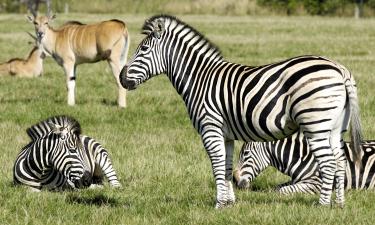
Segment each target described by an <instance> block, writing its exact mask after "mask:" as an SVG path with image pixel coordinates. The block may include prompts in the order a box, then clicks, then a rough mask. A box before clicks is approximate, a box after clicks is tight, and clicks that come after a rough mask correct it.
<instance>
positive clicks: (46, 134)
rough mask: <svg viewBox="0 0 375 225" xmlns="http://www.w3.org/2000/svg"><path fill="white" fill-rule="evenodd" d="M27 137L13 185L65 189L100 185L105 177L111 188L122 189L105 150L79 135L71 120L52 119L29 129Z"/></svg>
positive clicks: (59, 117) (75, 125) (78, 127)
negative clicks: (27, 140)
mask: <svg viewBox="0 0 375 225" xmlns="http://www.w3.org/2000/svg"><path fill="white" fill-rule="evenodd" d="M27 134H28V135H29V137H30V138H31V142H30V143H29V144H28V145H26V146H25V147H24V148H23V149H22V150H21V152H20V153H19V154H18V156H17V159H16V161H15V164H14V169H13V174H14V175H13V182H14V184H23V185H27V186H29V187H31V188H33V189H34V190H41V189H48V190H64V189H74V188H83V187H89V186H90V185H91V184H95V185H101V184H102V183H103V178H104V176H105V177H106V178H107V179H108V181H109V183H110V185H111V186H113V187H120V186H121V184H120V182H119V181H118V179H117V175H116V172H115V170H114V168H113V166H112V163H111V160H110V158H109V155H108V152H107V150H106V149H105V148H103V147H102V145H101V144H100V143H98V142H97V141H95V140H94V139H93V138H90V137H88V136H85V135H82V134H81V127H80V124H79V123H78V122H77V121H76V120H75V119H74V118H72V117H68V116H56V117H51V118H49V119H46V120H44V121H41V122H39V123H38V124H35V125H33V126H31V127H30V128H28V129H27ZM93 187H94V186H93Z"/></svg>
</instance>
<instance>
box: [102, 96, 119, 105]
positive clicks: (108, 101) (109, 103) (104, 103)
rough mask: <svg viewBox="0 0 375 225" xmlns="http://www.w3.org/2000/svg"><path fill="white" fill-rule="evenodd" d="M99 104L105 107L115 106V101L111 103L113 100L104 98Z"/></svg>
mask: <svg viewBox="0 0 375 225" xmlns="http://www.w3.org/2000/svg"><path fill="white" fill-rule="evenodd" d="M101 103H102V104H103V105H107V106H117V101H113V100H109V99H105V98H103V99H102V100H101Z"/></svg>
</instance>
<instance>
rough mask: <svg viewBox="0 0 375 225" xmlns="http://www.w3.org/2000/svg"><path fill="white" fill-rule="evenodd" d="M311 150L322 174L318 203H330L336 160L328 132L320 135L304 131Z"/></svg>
mask: <svg viewBox="0 0 375 225" xmlns="http://www.w3.org/2000/svg"><path fill="white" fill-rule="evenodd" d="M304 134H305V136H306V137H307V140H308V143H309V146H310V149H311V152H312V153H313V154H314V156H315V159H316V160H317V162H318V165H319V170H320V174H321V176H322V187H321V190H320V198H319V203H320V204H321V205H326V206H328V205H330V204H331V196H332V189H333V180H334V178H335V173H336V160H335V157H334V156H333V151H332V149H331V145H330V140H329V138H330V132H327V133H325V134H322V133H321V135H319V136H318V135H314V133H309V132H305V133H304Z"/></svg>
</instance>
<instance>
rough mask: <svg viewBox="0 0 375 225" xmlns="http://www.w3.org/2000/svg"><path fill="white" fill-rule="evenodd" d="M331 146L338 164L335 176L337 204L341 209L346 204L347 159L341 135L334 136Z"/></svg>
mask: <svg viewBox="0 0 375 225" xmlns="http://www.w3.org/2000/svg"><path fill="white" fill-rule="evenodd" d="M331 145H332V148H333V154H334V156H335V159H336V163H337V170H336V174H335V185H336V204H337V205H338V206H339V207H341V208H342V207H344V204H345V196H344V191H345V183H344V180H345V169H346V157H345V151H344V141H343V139H342V137H341V135H340V134H339V135H332V137H331Z"/></svg>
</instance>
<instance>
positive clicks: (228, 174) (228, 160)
mask: <svg viewBox="0 0 375 225" xmlns="http://www.w3.org/2000/svg"><path fill="white" fill-rule="evenodd" d="M233 151H234V141H233V140H227V141H226V142H225V153H226V155H225V184H226V186H227V204H228V205H231V204H234V203H235V202H236V197H235V195H234V191H233V185H232V180H233V172H232V171H233Z"/></svg>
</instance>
